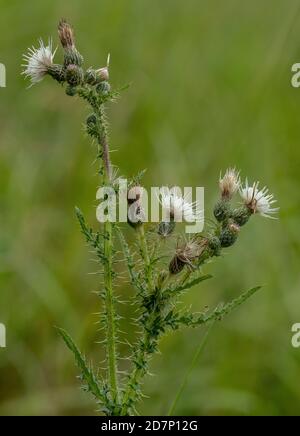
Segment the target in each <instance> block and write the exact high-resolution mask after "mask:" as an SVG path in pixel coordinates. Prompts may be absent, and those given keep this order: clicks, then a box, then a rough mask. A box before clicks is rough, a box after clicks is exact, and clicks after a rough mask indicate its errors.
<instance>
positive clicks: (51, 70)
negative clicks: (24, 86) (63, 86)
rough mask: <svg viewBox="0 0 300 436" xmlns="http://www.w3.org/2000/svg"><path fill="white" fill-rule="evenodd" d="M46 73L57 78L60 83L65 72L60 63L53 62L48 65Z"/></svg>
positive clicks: (64, 78) (63, 78) (63, 79)
mask: <svg viewBox="0 0 300 436" xmlns="http://www.w3.org/2000/svg"><path fill="white" fill-rule="evenodd" d="M47 72H48V74H49V75H50V76H51V77H53V79H55V80H57V82H59V83H62V82H64V81H65V80H66V77H65V72H64V69H63V67H62V65H58V64H53V65H51V66H49V67H48V71H47Z"/></svg>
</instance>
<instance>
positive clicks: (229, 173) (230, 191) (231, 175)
mask: <svg viewBox="0 0 300 436" xmlns="http://www.w3.org/2000/svg"><path fill="white" fill-rule="evenodd" d="M240 185H241V180H240V173H239V171H237V170H236V169H235V168H228V169H227V170H226V172H225V174H224V176H223V177H222V175H221V174H220V179H219V186H220V190H221V195H222V198H225V199H228V200H230V199H231V198H232V197H233V196H234V194H235V193H236V192H237V191H238V189H239V187H240Z"/></svg>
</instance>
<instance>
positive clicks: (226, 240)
mask: <svg viewBox="0 0 300 436" xmlns="http://www.w3.org/2000/svg"><path fill="white" fill-rule="evenodd" d="M239 231H240V227H239V226H238V225H237V224H236V223H234V222H230V223H229V224H228V226H226V227H225V228H223V229H222V231H221V234H220V242H221V246H222V247H231V245H233V244H234V243H235V241H236V240H237V237H238V234H239Z"/></svg>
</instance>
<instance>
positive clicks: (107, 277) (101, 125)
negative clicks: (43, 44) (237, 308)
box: [94, 106, 119, 404]
mask: <svg viewBox="0 0 300 436" xmlns="http://www.w3.org/2000/svg"><path fill="white" fill-rule="evenodd" d="M94 109H95V111H96V114H97V116H98V120H99V121H98V130H99V138H100V139H99V144H98V145H99V147H101V149H102V160H103V166H104V176H103V183H104V185H106V184H111V181H112V169H111V168H112V167H111V162H110V156H109V144H108V138H107V130H106V124H105V114H104V108H103V106H100V107H99V108H94ZM112 230H113V229H112V224H111V222H110V221H106V222H105V224H104V233H105V238H104V255H105V259H106V263H105V265H104V287H105V306H106V317H107V333H106V334H107V354H108V356H107V360H108V378H109V385H110V389H111V396H112V399H113V401H114V402H115V403H117V404H118V402H119V390H118V376H117V374H118V368H117V351H116V314H115V307H114V298H113V283H112V277H113V240H112V238H113V234H112Z"/></svg>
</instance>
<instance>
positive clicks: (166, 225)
mask: <svg viewBox="0 0 300 436" xmlns="http://www.w3.org/2000/svg"><path fill="white" fill-rule="evenodd" d="M175 226H176V223H175V221H169V222H167V221H162V222H161V223H159V225H158V230H157V233H158V234H159V235H160V236H162V237H163V238H166V237H167V236H170V235H171V234H172V233H173V232H174V230H175Z"/></svg>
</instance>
